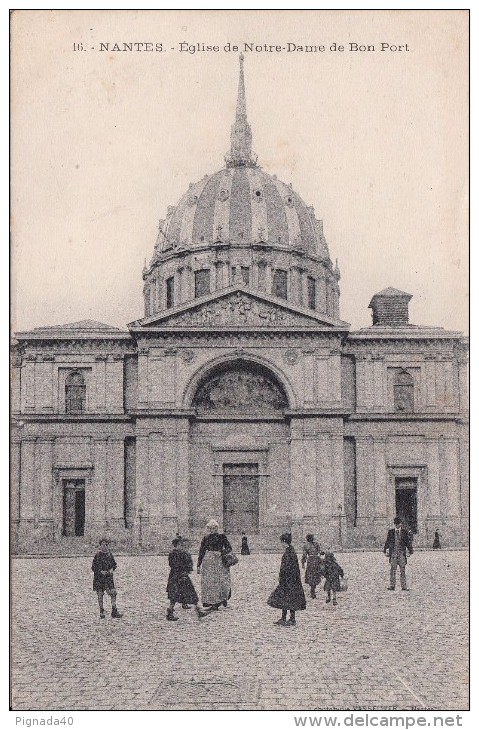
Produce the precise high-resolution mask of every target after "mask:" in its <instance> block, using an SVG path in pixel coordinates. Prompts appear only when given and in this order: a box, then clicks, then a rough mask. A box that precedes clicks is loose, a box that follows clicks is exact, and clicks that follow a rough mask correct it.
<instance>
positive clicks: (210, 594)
mask: <svg viewBox="0 0 479 730" xmlns="http://www.w3.org/2000/svg"><path fill="white" fill-rule="evenodd" d="M206 533H207V534H206V535H205V536H204V538H203V539H202V541H201V545H200V550H199V553H198V564H197V571H198V573H199V574H201V600H202V602H203V606H205V607H209V608H211V610H213V611H218V609H219V607H220V606H221V605H223V606H224V607H225V608H226V607H227V605H228V600H229V599H230V598H231V575H230V569H229V568H228V567H226V566H225V564H224V563H223V559H222V557H223V554H225V553H231V552H232V547H231V545H230V543H229V541H228V538H227V537H226V535H224V534H220V533H219V524H218V523H217V522H216V520H209V522H208V523H207V525H206Z"/></svg>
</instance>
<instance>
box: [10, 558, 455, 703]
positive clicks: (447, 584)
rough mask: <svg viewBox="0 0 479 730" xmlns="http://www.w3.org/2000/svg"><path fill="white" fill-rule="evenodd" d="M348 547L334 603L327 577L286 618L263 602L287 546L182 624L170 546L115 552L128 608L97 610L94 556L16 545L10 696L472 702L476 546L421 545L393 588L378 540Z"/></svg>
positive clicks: (242, 572)
mask: <svg viewBox="0 0 479 730" xmlns="http://www.w3.org/2000/svg"><path fill="white" fill-rule="evenodd" d="M338 560H339V562H340V563H341V565H342V566H343V568H344V569H345V572H346V573H347V574H348V576H349V589H348V591H347V592H345V593H342V594H340V596H339V599H338V601H339V604H338V606H337V607H333V606H332V605H331V604H328V605H326V604H325V602H324V601H325V596H324V593H323V591H321V590H318V598H317V599H316V600H311V599H308V605H307V609H306V611H302V612H298V614H297V621H298V625H297V626H296V627H294V628H293V627H290V628H282V627H278V626H274V625H273V622H274V621H275V620H276V619H277V618H278V615H279V612H278V611H273V610H272V609H270V608H269V607H268V606H267V605H266V599H267V597H268V595H269V593H270V592H271V590H272V589H273V588H274V587H275V584H276V579H277V573H278V569H279V562H280V556H278V555H251V556H249V557H248V558H244V559H242V560H241V561H240V563H239V564H238V565H237V566H235V567H234V568H233V569H232V578H233V597H232V601H231V604H230V606H228V608H227V609H220V611H219V612H217V613H215V614H211V615H210V616H208V617H207V618H205V619H203V620H202V621H198V619H197V618H196V616H195V614H194V611H192V610H190V611H183V610H181V608H180V609H178V610H177V615H178V616H179V619H180V620H179V621H177V622H176V623H168V622H166V620H165V614H166V606H167V597H166V593H165V586H166V580H167V576H168V566H167V560H166V558H164V557H154V556H136V557H119V558H118V559H117V562H118V569H117V571H116V584H117V589H118V602H119V606H120V610H122V611H123V612H124V617H123V618H122V619H121V620H118V621H115V620H112V619H111V617H110V615H109V611H107V618H106V619H105V620H103V621H102V620H100V619H99V616H98V606H97V602H96V595H95V593H93V591H92V590H91V580H92V578H91V576H92V574H91V570H90V566H91V559H87V558H81V557H78V558H64V559H62V558H51V559H29V560H26V559H21V558H16V559H14V561H13V564H12V601H13V603H12V606H13V607H12V619H13V623H12V673H11V676H12V703H13V709H16V710H28V709H31V710H53V709H57V710H67V709H72V708H74V709H107V708H111V709H118V710H122V709H150V710H151V709H158V710H161V709H169V710H170V709H175V710H181V709H185V710H192V709H199V710H200V709H216V710H225V709H240V710H245V709H291V710H298V711H299V710H311V711H312V710H321V709H323V708H326V707H327V708H337V709H343V710H347V709H354V708H358V707H364V706H368V707H375V708H377V709H378V710H381V709H389V708H391V707H392V706H396V707H397V708H398V709H403V710H408V709H412V708H418V707H419V708H420V707H427V708H430V709H437V710H466V709H467V708H468V593H467V590H468V574H467V571H468V555H467V553H465V552H446V551H444V552H442V551H441V552H434V553H433V552H416V553H415V554H414V555H413V556H412V558H411V559H410V561H409V562H408V568H407V569H408V577H409V579H410V582H411V588H412V590H411V591H410V592H408V593H402V592H401V591H396V592H394V593H393V592H389V591H387V590H386V589H387V581H388V572H389V570H388V568H389V565H388V562H387V560H386V559H385V558H384V556H383V555H382V554H381V553H344V554H340V555H339V554H338ZM193 580H194V581H196V582H197V586H198V583H199V580H198V577H197V576H196V575H194V576H193ZM451 586H454V590H451ZM105 599H106V597H105ZM106 600H107V599H106ZM312 678H314V680H313V679H312ZM105 693H106V695H105Z"/></svg>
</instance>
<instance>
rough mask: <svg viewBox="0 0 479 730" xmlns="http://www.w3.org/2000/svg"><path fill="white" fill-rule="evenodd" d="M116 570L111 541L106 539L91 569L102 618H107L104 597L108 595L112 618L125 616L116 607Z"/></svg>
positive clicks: (103, 540)
mask: <svg viewBox="0 0 479 730" xmlns="http://www.w3.org/2000/svg"><path fill="white" fill-rule="evenodd" d="M115 568H116V562H115V558H114V557H113V555H112V554H111V552H110V547H109V541H108V540H107V539H106V537H102V539H101V540H100V550H99V552H98V553H97V554H96V555H95V557H94V558H93V563H92V566H91V569H92V570H93V590H94V591H96V593H97V596H98V605H99V606H100V618H105V609H104V607H103V595H104V594H105V593H107V594H108V595H109V596H110V600H111V617H112V618H121V617H122V615H123V614H121V613H119V611H118V609H117V607H116V589H115V583H114V581H113V571H114V570H115Z"/></svg>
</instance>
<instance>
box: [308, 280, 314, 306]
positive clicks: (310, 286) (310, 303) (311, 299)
mask: <svg viewBox="0 0 479 730" xmlns="http://www.w3.org/2000/svg"><path fill="white" fill-rule="evenodd" d="M307 289H308V307H309V309H316V279H313V277H312V276H308V280H307Z"/></svg>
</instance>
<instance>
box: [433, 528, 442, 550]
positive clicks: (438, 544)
mask: <svg viewBox="0 0 479 730" xmlns="http://www.w3.org/2000/svg"><path fill="white" fill-rule="evenodd" d="M432 549H433V550H440V549H441V541H440V540H439V530H436V532H435V533H434V542H433V543H432Z"/></svg>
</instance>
